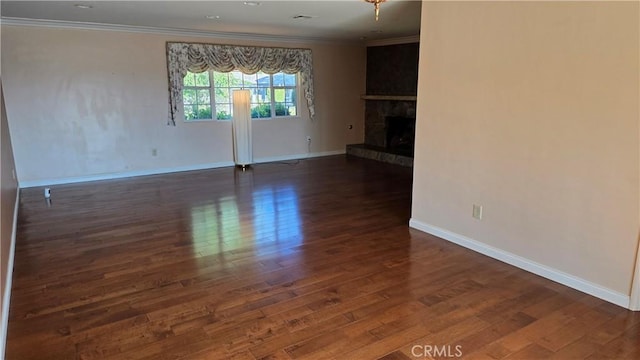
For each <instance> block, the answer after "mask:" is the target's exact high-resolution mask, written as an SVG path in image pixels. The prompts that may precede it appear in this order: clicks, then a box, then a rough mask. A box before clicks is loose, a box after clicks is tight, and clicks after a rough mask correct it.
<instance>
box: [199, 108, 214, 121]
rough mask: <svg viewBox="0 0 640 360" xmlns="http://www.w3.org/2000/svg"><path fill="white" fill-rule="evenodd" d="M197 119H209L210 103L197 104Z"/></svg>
mask: <svg viewBox="0 0 640 360" xmlns="http://www.w3.org/2000/svg"><path fill="white" fill-rule="evenodd" d="M198 119H211V105H198Z"/></svg>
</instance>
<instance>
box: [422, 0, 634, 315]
mask: <svg viewBox="0 0 640 360" xmlns="http://www.w3.org/2000/svg"><path fill="white" fill-rule="evenodd" d="M639 6H640V5H639V3H638V2H560V3H556V2H465V3H461V2H447V3H442V2H429V1H427V2H425V3H423V7H422V29H421V34H422V38H421V42H420V44H421V49H420V73H419V85H418V86H419V87H418V109H417V117H418V121H417V129H416V157H415V168H414V172H415V173H414V174H415V176H414V189H413V210H412V211H413V212H412V226H414V227H417V228H420V229H423V230H426V231H429V232H434V233H440V234H444V235H445V236H448V237H449V238H450V239H453V240H457V241H461V242H463V243H464V242H465V241H466V245H471V246H472V247H476V249H482V250H484V251H485V252H487V253H492V254H493V255H496V254H498V255H506V256H507V257H506V258H508V259H509V260H513V261H515V262H516V263H519V264H520V265H523V264H525V265H532V266H533V267H532V268H533V269H535V270H537V271H539V272H540V273H544V272H545V271H549V273H547V274H546V275H549V274H551V275H552V276H554V274H555V275H559V278H560V279H561V280H566V282H567V283H571V284H573V285H576V286H577V287H578V288H580V287H581V286H583V288H584V289H587V290H593V291H592V292H593V293H597V294H599V296H602V297H605V298H607V299H608V300H610V301H614V302H616V303H619V304H621V305H624V299H628V296H629V294H630V288H631V282H632V274H633V269H634V264H635V257H636V252H637V250H638V230H639V225H640V224H639V219H640V208H639V204H638V199H639V197H640V180H639V172H640V165H639V163H640V156H639V149H640V138H639V128H640V126H639V125H640V113H639V109H640V91H639V89H638V87H639V77H640V70H639V67H640V65H639V46H640V45H639V31H638V29H639V13H640V11H639V10H640V9H639ZM472 204H480V205H483V206H484V217H483V219H482V220H481V221H478V220H476V219H473V218H472V216H471V214H472ZM509 256H511V257H509Z"/></svg>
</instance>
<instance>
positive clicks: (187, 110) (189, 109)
mask: <svg viewBox="0 0 640 360" xmlns="http://www.w3.org/2000/svg"><path fill="white" fill-rule="evenodd" d="M197 114H198V109H197V107H196V106H195V105H185V107H184V119H185V120H193V119H197V117H196V116H197Z"/></svg>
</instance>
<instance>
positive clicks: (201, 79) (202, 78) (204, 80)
mask: <svg viewBox="0 0 640 360" xmlns="http://www.w3.org/2000/svg"><path fill="white" fill-rule="evenodd" d="M196 86H207V87H208V86H209V72H208V71H205V72H201V73H198V74H196Z"/></svg>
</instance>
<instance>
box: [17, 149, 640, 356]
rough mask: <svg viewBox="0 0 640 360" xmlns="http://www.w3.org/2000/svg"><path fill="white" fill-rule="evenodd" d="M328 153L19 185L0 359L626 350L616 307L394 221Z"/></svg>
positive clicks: (403, 219)
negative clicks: (246, 165)
mask: <svg viewBox="0 0 640 360" xmlns="http://www.w3.org/2000/svg"><path fill="white" fill-rule="evenodd" d="M411 183H412V179H411V169H409V168H403V167H397V166H393V165H386V164H382V163H377V162H372V161H369V160H362V159H355V158H345V157H343V156H336V157H327V158H319V159H311V160H305V161H300V162H298V163H289V164H285V163H273V164H259V165H255V167H254V168H253V169H251V170H249V171H246V172H242V171H239V170H236V169H233V168H224V169H215V170H206V171H194V172H184V173H177V174H167V175H160V176H147V177H140V178H132V179H123V180H112V181H101V182H92V183H83V184H71V185H64V186H54V187H52V197H51V200H52V203H51V204H50V205H48V204H47V203H46V202H45V200H44V198H43V194H42V189H41V188H37V189H36V188H34V189H24V190H22V195H21V204H20V212H19V225H18V226H19V229H18V237H17V246H16V257H15V270H14V279H13V290H12V298H11V308H10V319H9V332H8V341H7V353H6V358H7V359H11V360H13V359H38V360H44V359H177V358H185V359H231V358H233V359H377V358H383V359H387V360H391V359H425V358H429V355H433V357H436V358H446V357H448V356H450V357H455V356H460V355H462V357H464V358H465V359H467V358H468V359H507V358H508V359H512V358H513V359H533V358H554V359H582V358H588V359H604V358H614V359H634V358H635V359H639V358H640V313H633V312H630V311H627V310H625V309H623V308H620V307H618V306H615V305H612V304H609V303H606V302H604V301H602V300H599V299H596V298H594V297H591V296H588V295H585V294H583V293H581V292H578V291H575V290H572V289H570V288H567V287H564V286H561V285H558V284H556V283H554V282H551V281H548V280H545V279H542V278H540V277H537V276H535V275H532V274H530V273H527V272H525V271H522V270H519V269H516V268H514V267H511V266H509V265H506V264H504V263H501V262H499V261H496V260H492V259H490V258H487V257H485V256H482V255H479V254H477V253H474V252H472V251H469V250H466V249H463V248H460V247H458V246H456V245H453V244H450V243H448V242H446V241H444V240H440V239H438V238H435V237H433V236H430V235H427V234H424V233H420V232H418V231H414V230H410V229H409V228H408V220H409V216H410V206H411Z"/></svg>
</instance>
